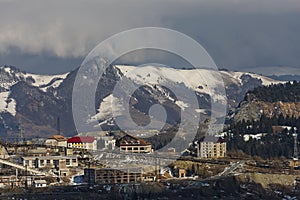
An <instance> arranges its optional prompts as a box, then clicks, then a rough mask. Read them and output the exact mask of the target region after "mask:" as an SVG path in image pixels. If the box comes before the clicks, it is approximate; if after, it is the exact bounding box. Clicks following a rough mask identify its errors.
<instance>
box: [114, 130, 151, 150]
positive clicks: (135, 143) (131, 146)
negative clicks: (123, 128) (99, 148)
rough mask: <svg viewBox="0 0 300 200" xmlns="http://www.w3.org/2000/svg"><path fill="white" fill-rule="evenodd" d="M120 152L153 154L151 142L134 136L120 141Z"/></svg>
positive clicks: (128, 136) (125, 137)
mask: <svg viewBox="0 0 300 200" xmlns="http://www.w3.org/2000/svg"><path fill="white" fill-rule="evenodd" d="M118 143H119V146H120V151H122V152H126V153H151V152H153V150H152V145H151V143H150V142H148V141H146V140H143V139H141V138H137V137H134V136H132V135H128V134H127V135H125V136H124V137H122V138H121V139H120V140H119V142H118Z"/></svg>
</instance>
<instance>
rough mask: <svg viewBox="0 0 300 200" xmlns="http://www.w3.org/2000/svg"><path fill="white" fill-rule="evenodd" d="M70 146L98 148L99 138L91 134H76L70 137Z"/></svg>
mask: <svg viewBox="0 0 300 200" xmlns="http://www.w3.org/2000/svg"><path fill="white" fill-rule="evenodd" d="M67 142H68V147H69V148H75V149H86V150H94V151H96V150H97V140H96V138H94V137H90V136H75V137H71V138H69V139H68V141H67Z"/></svg>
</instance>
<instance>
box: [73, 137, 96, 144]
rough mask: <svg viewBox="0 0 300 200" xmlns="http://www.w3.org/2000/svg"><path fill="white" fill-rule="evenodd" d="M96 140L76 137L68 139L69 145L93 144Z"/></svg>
mask: <svg viewBox="0 0 300 200" xmlns="http://www.w3.org/2000/svg"><path fill="white" fill-rule="evenodd" d="M95 140H96V138H94V137H90V136H75V137H71V138H69V139H68V143H93V142H94V141H95Z"/></svg>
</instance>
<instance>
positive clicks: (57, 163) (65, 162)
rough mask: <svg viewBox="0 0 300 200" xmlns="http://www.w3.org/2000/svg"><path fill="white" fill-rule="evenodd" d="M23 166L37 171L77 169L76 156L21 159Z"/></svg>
mask: <svg viewBox="0 0 300 200" xmlns="http://www.w3.org/2000/svg"><path fill="white" fill-rule="evenodd" d="M21 162H22V165H23V166H27V167H29V168H38V169H44V168H47V169H67V168H69V167H78V159H77V156H41V157H34V156H32V157H22V158H21Z"/></svg>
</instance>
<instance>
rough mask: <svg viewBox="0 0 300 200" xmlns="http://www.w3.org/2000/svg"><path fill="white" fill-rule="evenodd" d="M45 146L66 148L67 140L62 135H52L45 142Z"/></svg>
mask: <svg viewBox="0 0 300 200" xmlns="http://www.w3.org/2000/svg"><path fill="white" fill-rule="evenodd" d="M45 145H47V146H58V147H67V138H65V137H64V136H62V135H52V136H50V137H48V138H47V140H46V141H45Z"/></svg>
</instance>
